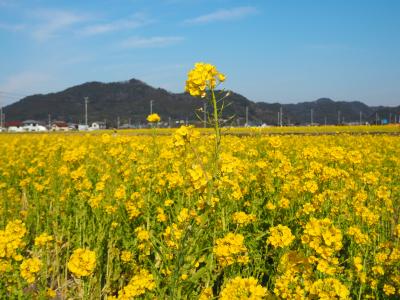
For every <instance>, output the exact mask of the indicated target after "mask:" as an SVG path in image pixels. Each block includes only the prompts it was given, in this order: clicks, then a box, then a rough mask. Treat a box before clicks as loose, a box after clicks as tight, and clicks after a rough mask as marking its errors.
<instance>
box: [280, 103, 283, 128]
mask: <svg viewBox="0 0 400 300" xmlns="http://www.w3.org/2000/svg"><path fill="white" fill-rule="evenodd" d="M280 113H281V117H280V121H281V124H280V125H281V127H282V124H283V121H282V119H283V112H282V105H281V109H280Z"/></svg>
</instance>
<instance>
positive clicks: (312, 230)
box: [301, 218, 343, 259]
mask: <svg viewBox="0 0 400 300" xmlns="http://www.w3.org/2000/svg"><path fill="white" fill-rule="evenodd" d="M301 241H302V242H303V244H307V245H308V246H309V247H310V248H312V249H314V250H315V251H316V252H317V253H318V254H319V255H321V256H322V258H324V259H328V258H330V257H331V256H332V255H333V254H334V253H335V252H337V251H339V250H340V249H342V246H343V245H342V233H341V231H340V230H339V229H337V228H336V227H335V226H334V225H333V224H332V221H331V220H329V219H327V218H325V219H322V220H318V219H316V218H311V219H310V221H309V222H308V223H307V224H306V226H305V229H304V233H303V236H302V237H301Z"/></svg>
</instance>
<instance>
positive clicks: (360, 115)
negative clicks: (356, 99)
mask: <svg viewBox="0 0 400 300" xmlns="http://www.w3.org/2000/svg"><path fill="white" fill-rule="evenodd" d="M360 125H362V112H361V111H360Z"/></svg>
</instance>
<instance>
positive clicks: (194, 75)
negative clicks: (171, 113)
mask: <svg viewBox="0 0 400 300" xmlns="http://www.w3.org/2000/svg"><path fill="white" fill-rule="evenodd" d="M223 81H225V75H224V74H222V73H220V72H218V71H217V68H216V67H215V66H213V65H211V64H207V63H196V64H195V65H194V69H192V70H191V71H190V72H189V74H188V79H187V80H186V87H185V91H186V92H189V93H190V95H192V96H195V97H202V98H204V97H205V96H206V89H207V88H208V89H210V90H213V89H215V87H216V86H217V83H219V82H223Z"/></svg>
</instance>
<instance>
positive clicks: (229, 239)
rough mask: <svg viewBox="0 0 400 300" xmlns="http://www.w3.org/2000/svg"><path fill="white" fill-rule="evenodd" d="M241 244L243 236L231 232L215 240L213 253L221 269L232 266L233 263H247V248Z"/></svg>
mask: <svg viewBox="0 0 400 300" xmlns="http://www.w3.org/2000/svg"><path fill="white" fill-rule="evenodd" d="M243 242H244V236H243V235H241V234H234V233H231V232H230V233H228V234H227V235H226V236H225V237H223V238H220V239H217V241H216V245H215V246H214V249H213V252H214V253H215V255H216V257H217V261H218V263H219V264H220V265H221V266H222V267H225V266H229V265H232V264H233V263H235V262H238V263H241V264H246V263H248V261H249V257H248V256H247V248H246V246H245V245H244V244H243Z"/></svg>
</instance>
